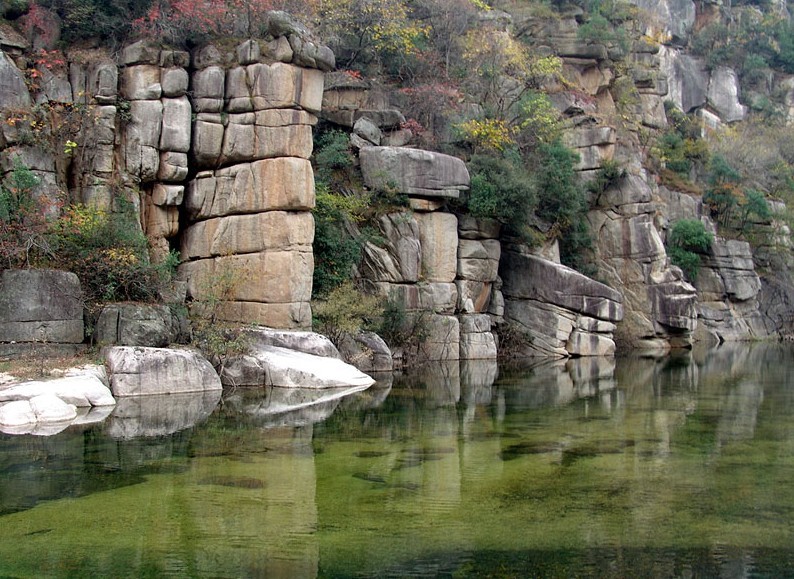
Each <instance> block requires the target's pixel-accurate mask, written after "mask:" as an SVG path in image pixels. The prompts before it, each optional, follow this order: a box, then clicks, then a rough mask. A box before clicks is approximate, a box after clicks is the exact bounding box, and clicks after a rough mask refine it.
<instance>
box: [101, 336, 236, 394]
mask: <svg viewBox="0 0 794 579" xmlns="http://www.w3.org/2000/svg"><path fill="white" fill-rule="evenodd" d="M104 354H105V364H106V365H107V368H108V374H109V377H110V388H111V390H112V392H113V395H114V396H145V395H148V394H173V393H182V392H202V391H211V390H220V389H221V388H222V386H221V381H220V378H218V375H217V374H216V373H215V369H214V368H213V367H212V365H211V364H210V363H209V362H208V361H207V360H206V359H204V358H203V357H201V356H200V355H199V354H198V353H197V352H194V351H192V350H175V349H169V348H147V347H140V346H135V347H133V346H114V347H111V348H107V349H105V350H104Z"/></svg>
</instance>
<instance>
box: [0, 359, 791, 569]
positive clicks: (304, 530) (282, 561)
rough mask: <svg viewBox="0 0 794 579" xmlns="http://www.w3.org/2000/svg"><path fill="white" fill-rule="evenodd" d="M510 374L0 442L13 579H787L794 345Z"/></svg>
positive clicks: (473, 373)
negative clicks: (417, 578)
mask: <svg viewBox="0 0 794 579" xmlns="http://www.w3.org/2000/svg"><path fill="white" fill-rule="evenodd" d="M496 374H497V372H496V368H495V366H493V365H489V364H461V365H458V364H453V365H434V366H433V367H431V368H425V369H423V370H421V371H419V372H417V374H416V375H414V376H411V377H396V378H395V379H394V381H393V383H391V381H390V380H389V379H384V380H383V381H382V382H381V383H380V384H379V385H378V386H377V387H375V388H372V389H370V390H367V391H365V392H362V393H358V394H352V395H350V396H346V397H344V398H341V399H336V400H328V401H325V402H321V403H320V404H318V405H315V406H306V407H303V408H297V409H293V410H292V411H286V412H276V411H274V408H275V409H280V410H286V409H287V408H288V406H289V405H288V404H282V405H281V406H279V404H281V402H278V401H277V400H275V397H273V396H269V397H268V398H266V399H265V400H264V401H263V400H262V399H261V398H252V397H251V396H250V395H244V394H243V393H241V392H239V391H238V392H233V393H228V394H227V395H226V396H225V397H224V401H223V402H222V403H221V404H220V405H219V406H218V407H217V408H216V409H215V411H214V412H213V413H212V414H211V415H210V416H209V417H206V412H205V413H203V414H202V412H201V411H196V414H195V416H196V417H198V420H200V422H199V423H198V424H197V425H194V426H192V427H187V428H184V426H185V424H182V423H181V422H180V420H183V419H184V416H183V417H182V418H180V414H179V412H180V411H182V412H183V413H184V412H192V411H189V410H186V409H189V408H190V405H189V404H187V403H185V402H184V401H179V403H178V404H176V406H175V409H173V410H169V411H168V412H163V413H162V415H159V416H156V417H154V418H152V417H151V416H148V415H147V416H148V418H147V416H145V417H143V418H142V417H140V416H139V417H137V418H136V417H135V416H134V413H131V412H130V411H129V410H125V411H124V412H120V413H119V414H118V415H116V416H114V417H111V418H110V419H109V420H108V421H107V422H105V423H102V424H99V425H93V426H84V427H72V428H71V429H70V430H67V431H64V432H62V433H60V434H58V435H56V436H53V437H36V436H8V435H0V577H43V576H58V577H61V576H63V577H123V576H130V577H145V576H149V577H161V576H176V577H316V576H320V577H350V576H355V577H389V576H391V577H406V576H425V577H439V576H441V577H480V576H485V577H530V576H534V577H786V576H789V577H794V349H792V348H788V347H782V346H777V345H774V346H769V345H760V346H756V347H748V346H740V347H733V348H722V349H720V350H714V351H710V352H705V353H697V354H687V355H682V356H675V357H671V358H665V359H660V360H652V359H642V358H630V359H618V360H616V361H611V362H610V361H597V360H581V361H574V362H568V363H567V364H566V363H557V364H543V365H539V366H535V367H528V366H525V367H518V368H500V369H499V377H498V378H496ZM495 378H496V380H494V379H495ZM212 402H213V404H214V401H212ZM282 402H283V401H282ZM290 404H291V405H292V407H293V408H294V407H295V406H296V404H295V399H293V400H291V402H290ZM205 405H206V404H205ZM196 408H201V405H200V404H199V405H198V406H196ZM122 415H123V416H122ZM147 420H148V421H147ZM189 422H190V421H189V420H187V423H189ZM177 428H184V429H182V430H179V431H177V432H173V433H170V434H169V433H168V432H169V431H170V430H175V429H177ZM136 434H137V435H147V436H137V437H136Z"/></svg>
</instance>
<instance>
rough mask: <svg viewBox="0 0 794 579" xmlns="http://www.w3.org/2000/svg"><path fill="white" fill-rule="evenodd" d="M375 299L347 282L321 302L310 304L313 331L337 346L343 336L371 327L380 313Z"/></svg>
mask: <svg viewBox="0 0 794 579" xmlns="http://www.w3.org/2000/svg"><path fill="white" fill-rule="evenodd" d="M382 311H383V309H382V307H381V306H380V300H379V299H378V298H377V297H376V296H372V295H367V294H365V293H362V292H360V291H359V290H358V289H356V287H355V286H354V285H353V282H352V281H350V280H349V279H348V280H347V281H345V282H344V283H342V284H341V285H339V286H337V287H336V288H334V289H333V290H331V291H330V292H329V293H328V295H326V296H325V298H324V299H320V300H315V301H313V302H312V316H313V324H312V325H313V326H314V329H315V330H316V331H318V332H320V333H321V334H323V335H325V336H327V337H328V339H330V340H331V341H332V342H333V343H334V344H335V345H339V343H340V342H341V339H342V337H343V336H344V335H345V334H350V335H355V334H357V333H358V332H360V331H361V330H363V329H366V328H368V327H372V325H373V324H374V323H375V320H377V319H378V318H379V317H380V316H381V313H382Z"/></svg>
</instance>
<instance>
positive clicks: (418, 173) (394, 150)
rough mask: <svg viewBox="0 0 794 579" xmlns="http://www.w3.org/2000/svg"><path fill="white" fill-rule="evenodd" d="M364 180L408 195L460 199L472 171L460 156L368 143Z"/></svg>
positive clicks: (363, 162) (364, 151)
mask: <svg viewBox="0 0 794 579" xmlns="http://www.w3.org/2000/svg"><path fill="white" fill-rule="evenodd" d="M359 158H360V160H361V172H362V173H363V176H364V183H365V184H366V186H367V187H370V188H372V189H381V188H387V187H389V186H393V187H395V188H396V189H397V190H398V191H399V192H401V193H406V194H408V195H424V196H428V197H449V198H453V199H457V198H458V196H459V195H460V191H462V190H464V189H467V188H468V186H469V172H468V170H467V169H466V165H465V164H464V163H463V161H461V160H460V159H458V158H457V157H451V156H449V155H444V154H442V153H433V152H431V151H423V150H421V149H409V148H406V147H367V148H365V149H362V150H361V152H360V157H359Z"/></svg>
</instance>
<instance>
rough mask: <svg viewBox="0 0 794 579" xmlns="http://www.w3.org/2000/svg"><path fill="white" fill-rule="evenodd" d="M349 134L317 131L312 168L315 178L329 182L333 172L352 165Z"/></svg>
mask: <svg viewBox="0 0 794 579" xmlns="http://www.w3.org/2000/svg"><path fill="white" fill-rule="evenodd" d="M353 160H354V159H353V152H352V151H351V149H350V136H349V135H348V134H347V133H345V132H344V131H338V130H331V131H326V132H322V133H319V134H318V135H317V137H316V139H315V151H314V169H315V174H316V175H317V180H318V181H321V182H324V183H331V181H332V180H333V176H334V173H335V172H336V171H339V170H340V169H347V168H349V167H352V166H353Z"/></svg>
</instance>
